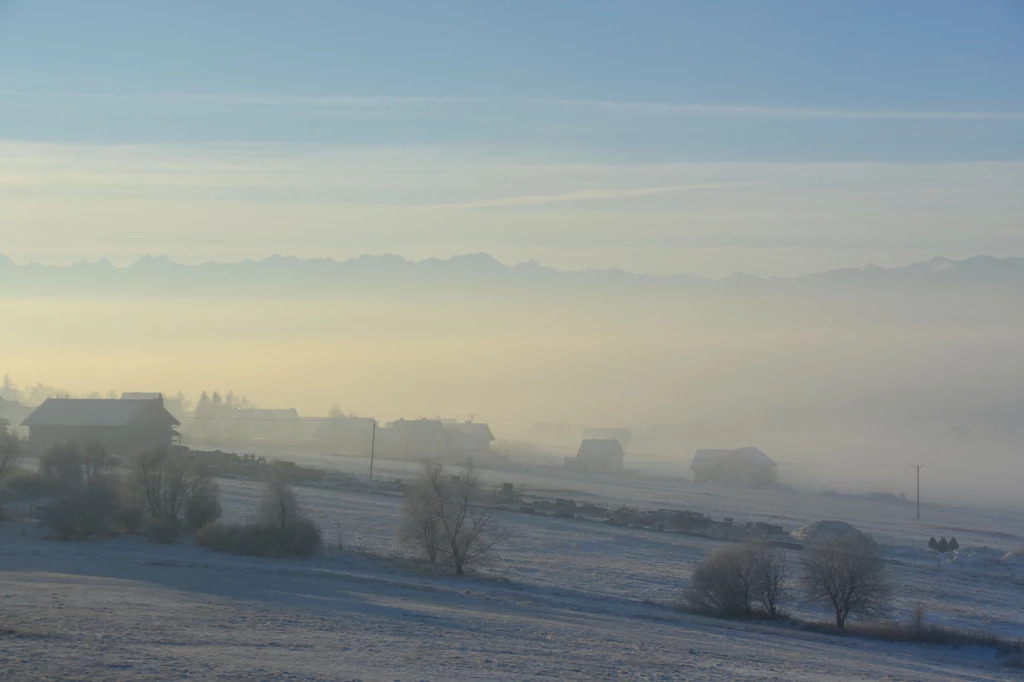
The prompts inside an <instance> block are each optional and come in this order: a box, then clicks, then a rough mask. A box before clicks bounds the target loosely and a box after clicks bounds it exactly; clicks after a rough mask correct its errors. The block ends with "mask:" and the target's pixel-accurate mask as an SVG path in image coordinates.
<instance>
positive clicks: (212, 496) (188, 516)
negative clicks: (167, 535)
mask: <svg viewBox="0 0 1024 682" xmlns="http://www.w3.org/2000/svg"><path fill="white" fill-rule="evenodd" d="M219 497H220V490H219V488H217V484H216V483H214V482H213V481H208V482H207V483H206V484H205V485H204V486H202V487H201V488H200V489H199V490H197V491H196V493H195V494H194V495H192V496H191V497H190V498H189V499H188V502H186V503H185V525H186V527H188V529H189V530H190V531H192V532H196V531H197V530H199V529H200V528H202V527H203V526H206V525H208V524H211V523H213V522H214V521H216V520H217V519H219V518H220V515H221V507H220V500H219V499H218V498H219Z"/></svg>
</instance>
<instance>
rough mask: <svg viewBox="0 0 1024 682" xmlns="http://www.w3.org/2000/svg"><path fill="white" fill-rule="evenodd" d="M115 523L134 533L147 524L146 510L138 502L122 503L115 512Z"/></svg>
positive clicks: (125, 530)
mask: <svg viewBox="0 0 1024 682" xmlns="http://www.w3.org/2000/svg"><path fill="white" fill-rule="evenodd" d="M114 523H116V524H117V525H119V526H121V528H123V529H124V532H125V533H130V534H131V535H134V534H136V533H138V532H139V531H140V530H142V529H143V528H144V527H145V525H146V510H145V509H143V508H142V507H141V506H140V505H137V504H122V505H121V507H120V508H119V509H118V510H117V512H115V513H114Z"/></svg>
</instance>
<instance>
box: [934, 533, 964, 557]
mask: <svg viewBox="0 0 1024 682" xmlns="http://www.w3.org/2000/svg"><path fill="white" fill-rule="evenodd" d="M928 546H929V547H930V548H932V549H934V550H935V551H936V552H942V553H943V554H945V553H946V552H953V551H956V550H958V549H960V543H959V542H957V541H956V538H953V537H951V538H950V539H949V540H946V538H942V539H941V540H936V539H935V538H928Z"/></svg>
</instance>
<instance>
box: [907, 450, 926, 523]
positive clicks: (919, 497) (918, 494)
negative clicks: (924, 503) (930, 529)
mask: <svg viewBox="0 0 1024 682" xmlns="http://www.w3.org/2000/svg"><path fill="white" fill-rule="evenodd" d="M910 466H912V467H914V469H916V470H917V520H918V521H920V520H921V469H922V467H924V465H923V464H911V465H910Z"/></svg>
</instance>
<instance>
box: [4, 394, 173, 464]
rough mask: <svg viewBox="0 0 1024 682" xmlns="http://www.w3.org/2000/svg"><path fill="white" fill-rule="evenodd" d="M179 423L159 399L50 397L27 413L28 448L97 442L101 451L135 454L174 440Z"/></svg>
mask: <svg viewBox="0 0 1024 682" xmlns="http://www.w3.org/2000/svg"><path fill="white" fill-rule="evenodd" d="M178 424H179V422H178V420H177V419H175V418H174V416H173V415H172V414H171V413H170V412H168V411H167V410H166V409H165V408H164V405H163V400H161V399H159V398H157V399H153V400H116V399H114V400H98V399H97V400H93V399H63V398H50V399H48V400H46V402H44V403H43V404H42V405H40V406H39V407H37V408H36V409H35V410H34V411H33V412H32V414H30V415H29V416H28V417H27V418H26V419H25V421H23V422H22V425H23V426H27V427H28V444H29V448H30V449H31V450H33V451H35V452H43V451H45V450H47V449H48V448H50V447H51V446H53V445H54V444H56V443H74V444H79V445H84V444H87V443H101V444H103V446H104V447H105V448H106V449H107V452H109V453H111V454H118V455H135V454H138V453H140V452H144V451H146V450H151V449H153V448H156V447H165V448H169V447H171V445H173V444H174V443H175V441H180V438H181V437H180V435H179V434H178V433H177V432H176V431H175V430H174V427H176V426H178Z"/></svg>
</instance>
